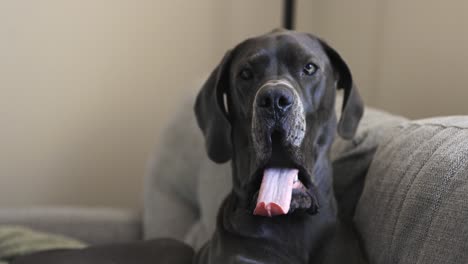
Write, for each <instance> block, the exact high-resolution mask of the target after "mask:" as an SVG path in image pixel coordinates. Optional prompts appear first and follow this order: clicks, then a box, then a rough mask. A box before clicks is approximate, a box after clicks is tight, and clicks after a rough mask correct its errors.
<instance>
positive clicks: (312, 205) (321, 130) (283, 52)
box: [194, 30, 365, 264]
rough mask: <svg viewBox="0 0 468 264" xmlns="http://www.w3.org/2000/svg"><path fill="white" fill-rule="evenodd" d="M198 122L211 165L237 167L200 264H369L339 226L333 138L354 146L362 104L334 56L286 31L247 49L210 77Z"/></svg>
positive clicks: (347, 229)
mask: <svg viewBox="0 0 468 264" xmlns="http://www.w3.org/2000/svg"><path fill="white" fill-rule="evenodd" d="M338 89H343V90H344V96H343V97H344V99H343V106H342V112H341V116H340V118H339V121H337V118H336V115H335V111H334V109H335V108H334V105H335V94H336V91H337V90H338ZM195 114H196V117H197V121H198V125H199V127H200V128H201V130H202V132H203V135H204V138H205V143H206V150H207V152H208V156H209V157H210V159H211V160H213V161H215V162H217V163H224V162H228V161H231V163H232V177H233V178H232V182H233V189H232V191H231V192H230V193H229V195H228V196H227V197H226V199H225V200H224V202H223V203H222V206H221V208H220V210H219V213H218V216H217V226H216V231H215V233H214V235H213V237H212V238H211V240H210V241H209V242H208V243H207V244H206V245H205V246H204V247H203V248H202V249H201V250H200V251H199V252H198V253H197V254H196V256H195V260H194V263H258V264H260V263H282V264H284V263H297V264H300V263H363V262H365V257H364V254H363V253H362V250H361V248H360V246H359V239H358V238H357V237H356V234H355V233H354V231H353V229H352V226H350V225H349V223H343V222H342V221H341V219H339V217H337V213H338V212H337V205H336V200H335V197H334V192H333V185H332V184H333V182H332V167H331V163H330V159H329V150H330V146H331V144H332V142H333V139H334V137H335V132H336V131H337V132H338V134H339V135H340V136H341V137H343V138H345V139H351V138H352V137H353V136H354V134H355V132H356V128H357V126H358V123H359V121H360V119H361V117H362V114H363V102H362V100H361V97H360V95H359V93H358V91H357V89H356V86H355V85H354V83H353V79H352V76H351V72H350V70H349V68H348V66H347V65H346V63H345V62H344V60H343V59H342V58H341V56H340V55H339V54H338V53H337V52H336V51H335V50H334V49H333V48H331V47H330V46H329V45H327V44H326V43H325V42H324V41H322V40H320V39H319V38H317V37H315V36H313V35H310V34H305V33H298V32H294V31H287V30H275V31H273V32H270V33H268V34H265V35H262V36H258V37H254V38H250V39H247V40H245V41H244V42H242V43H240V44H239V45H237V46H236V47H235V48H233V49H232V50H230V51H228V52H227V53H226V54H225V56H224V58H223V59H222V61H221V62H220V63H219V65H218V66H217V67H216V69H215V70H214V71H213V72H212V74H211V75H210V77H209V78H208V80H207V81H206V83H205V84H204V86H203V87H202V89H201V91H200V92H199V94H198V97H197V99H196V103H195Z"/></svg>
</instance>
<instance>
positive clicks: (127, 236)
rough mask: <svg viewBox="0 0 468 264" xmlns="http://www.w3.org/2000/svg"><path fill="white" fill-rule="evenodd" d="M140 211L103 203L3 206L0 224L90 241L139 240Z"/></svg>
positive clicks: (140, 231)
mask: <svg viewBox="0 0 468 264" xmlns="http://www.w3.org/2000/svg"><path fill="white" fill-rule="evenodd" d="M141 222H142V221H141V216H140V214H139V213H138V212H134V211H129V210H124V209H116V208H101V207H94V208H89V207H34V208H27V207H26V208H11V209H8V208H2V209H1V210H0V225H21V226H26V227H29V228H32V229H34V230H38V231H42V232H47V233H54V234H60V235H64V236H68V237H73V238H76V239H78V240H80V241H83V242H85V243H88V244H91V245H98V244H106V243H119V242H129V241H137V240H141V238H142V224H141Z"/></svg>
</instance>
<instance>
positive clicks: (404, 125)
mask: <svg viewBox="0 0 468 264" xmlns="http://www.w3.org/2000/svg"><path fill="white" fill-rule="evenodd" d="M406 126H417V127H424V126H435V127H441V128H456V129H460V130H468V127H461V126H455V125H442V124H436V123H423V124H421V123H404V124H400V125H398V127H406Z"/></svg>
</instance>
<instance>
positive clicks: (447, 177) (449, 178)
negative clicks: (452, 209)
mask: <svg viewBox="0 0 468 264" xmlns="http://www.w3.org/2000/svg"><path fill="white" fill-rule="evenodd" d="M453 139H454V140H453V141H455V142H457V141H458V140H456V139H458V135H457V136H455V137H453ZM451 141H452V140H449V141H448V142H451ZM444 143H447V141H446V142H444ZM463 164H464V163H463V161H462V160H457V161H456V162H455V166H453V167H452V168H453V170H452V171H451V173H450V174H448V175H447V174H446V175H445V177H444V178H443V179H444V180H443V182H442V187H441V188H439V189H438V192H437V194H436V201H435V204H434V208H433V210H432V214H431V216H430V219H429V224H428V227H427V228H426V230H425V235H424V242H423V246H422V247H421V248H420V252H419V255H418V261H417V263H420V260H421V257H422V254H421V253H422V252H424V249H425V248H426V246H427V237H428V233H429V230H430V228H431V227H432V224H433V221H434V216H435V215H436V213H437V212H438V211H439V209H440V204H441V201H442V196H444V194H446V190H447V188H448V185H449V183H450V182H451V181H452V179H453V176H454V175H455V174H456V172H457V171H459V169H460V167H461V166H462V165H463Z"/></svg>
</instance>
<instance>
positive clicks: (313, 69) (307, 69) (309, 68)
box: [302, 62, 318, 75]
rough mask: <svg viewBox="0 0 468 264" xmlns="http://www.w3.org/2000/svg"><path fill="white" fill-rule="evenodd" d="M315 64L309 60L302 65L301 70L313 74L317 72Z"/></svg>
mask: <svg viewBox="0 0 468 264" xmlns="http://www.w3.org/2000/svg"><path fill="white" fill-rule="evenodd" d="M317 69H318V67H317V65H315V64H313V63H311V62H309V63H307V64H306V65H305V66H304V69H303V70H302V71H303V72H304V73H305V74H306V75H313V74H314V73H316V72H317Z"/></svg>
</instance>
